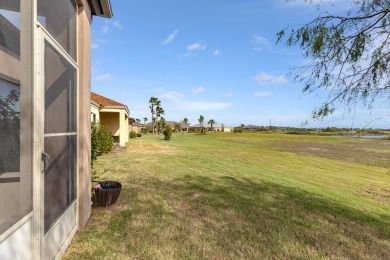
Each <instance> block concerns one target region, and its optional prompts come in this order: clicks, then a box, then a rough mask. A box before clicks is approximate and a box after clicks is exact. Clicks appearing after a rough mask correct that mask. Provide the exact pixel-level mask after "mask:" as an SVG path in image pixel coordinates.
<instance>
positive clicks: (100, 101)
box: [91, 92, 127, 108]
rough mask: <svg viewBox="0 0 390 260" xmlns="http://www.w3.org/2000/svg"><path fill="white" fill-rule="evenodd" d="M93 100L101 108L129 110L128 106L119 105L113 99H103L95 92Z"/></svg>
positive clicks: (92, 93) (92, 95)
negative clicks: (120, 107) (110, 107)
mask: <svg viewBox="0 0 390 260" xmlns="http://www.w3.org/2000/svg"><path fill="white" fill-rule="evenodd" d="M91 99H92V100H93V101H95V102H96V103H98V104H99V105H101V106H122V107H126V108H127V106H126V105H124V104H122V103H119V102H117V101H115V100H112V99H109V98H106V97H103V96H101V95H99V94H96V93H94V92H91Z"/></svg>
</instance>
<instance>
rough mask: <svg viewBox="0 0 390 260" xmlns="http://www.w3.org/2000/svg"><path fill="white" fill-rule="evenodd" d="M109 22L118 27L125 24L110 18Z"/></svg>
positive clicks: (120, 27) (121, 27)
mask: <svg viewBox="0 0 390 260" xmlns="http://www.w3.org/2000/svg"><path fill="white" fill-rule="evenodd" d="M108 22H109V23H110V24H112V26H114V27H115V28H117V29H123V25H122V24H121V22H119V21H118V20H115V21H111V20H108Z"/></svg>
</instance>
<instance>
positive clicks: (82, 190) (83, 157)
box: [78, 0, 91, 228]
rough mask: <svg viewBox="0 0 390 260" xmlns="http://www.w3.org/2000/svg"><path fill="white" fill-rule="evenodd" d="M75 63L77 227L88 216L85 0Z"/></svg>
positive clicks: (88, 50)
mask: <svg viewBox="0 0 390 260" xmlns="http://www.w3.org/2000/svg"><path fill="white" fill-rule="evenodd" d="M80 3H82V5H83V6H79V14H78V21H79V23H78V64H79V128H78V131H79V140H78V148H79V149H78V152H79V154H78V166H79V167H78V170H79V181H78V202H79V205H78V206H79V216H78V221H79V228H82V227H84V226H85V224H86V223H87V220H88V218H89V217H90V215H91V138H90V136H91V11H90V9H89V5H88V3H87V0H79V4H80Z"/></svg>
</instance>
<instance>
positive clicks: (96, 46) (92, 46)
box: [91, 42, 100, 49]
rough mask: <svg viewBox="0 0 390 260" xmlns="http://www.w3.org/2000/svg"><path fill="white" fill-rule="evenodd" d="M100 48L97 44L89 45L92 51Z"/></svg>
mask: <svg viewBox="0 0 390 260" xmlns="http://www.w3.org/2000/svg"><path fill="white" fill-rule="evenodd" d="M99 47H100V45H99V44H97V43H94V42H93V43H91V48H92V49H97V48H99Z"/></svg>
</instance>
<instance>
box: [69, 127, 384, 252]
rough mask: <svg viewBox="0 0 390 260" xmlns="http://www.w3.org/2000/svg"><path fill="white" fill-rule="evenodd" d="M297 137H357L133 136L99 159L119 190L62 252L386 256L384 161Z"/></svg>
mask: <svg viewBox="0 0 390 260" xmlns="http://www.w3.org/2000/svg"><path fill="white" fill-rule="evenodd" d="M291 141H293V142H295V143H296V144H297V145H298V146H299V145H300V144H306V143H308V142H309V143H311V142H312V143H313V144H314V143H317V144H318V143H320V144H324V143H326V144H331V145H332V147H336V148H337V147H340V149H342V147H343V146H345V145H346V144H348V145H355V146H356V148H359V146H360V145H361V144H360V143H359V142H355V141H349V140H345V139H336V138H329V137H326V138H322V137H315V136H314V137H313V136H308V137H302V136H299V137H297V136H291V135H272V134H243V135H240V134H227V133H214V134H206V135H205V136H203V135H197V134H187V133H186V134H184V135H182V134H176V135H174V136H173V139H172V140H171V141H169V142H167V141H163V140H162V137H161V136H160V137H153V136H143V137H142V138H137V139H135V140H133V139H132V140H131V141H130V143H129V145H128V147H127V150H126V151H124V152H122V153H113V154H108V155H104V156H102V157H100V158H99V159H98V161H97V162H96V163H95V169H94V171H95V173H96V175H97V176H98V177H99V178H100V179H115V180H119V181H121V182H122V184H123V191H122V194H121V196H120V198H119V200H118V202H117V203H116V204H115V205H113V206H111V207H109V208H101V207H93V214H92V216H91V219H90V221H89V222H88V225H87V227H86V228H84V229H83V230H82V231H80V232H78V234H77V235H76V237H75V239H74V241H73V242H72V244H71V246H70V248H69V249H68V251H67V252H66V254H65V256H64V258H65V259H81V258H92V257H93V258H96V259H134V258H141V259H210V258H211V259H237V258H240V259H254V258H257V259H260V258H261V259H275V258H367V259H389V258H390V253H389V252H390V242H389V241H390V230H389V226H390V201H389V199H390V196H389V195H390V190H389V185H388V184H389V183H390V174H389V173H388V169H386V168H384V167H380V166H379V165H380V164H375V161H374V165H376V166H368V165H367V164H366V163H364V162H362V164H359V163H356V162H350V161H349V160H343V158H337V159H331V157H330V156H316V155H315V154H310V151H311V150H309V153H307V154H302V153H300V152H297V151H292V150H291V148H290V147H286V149H284V148H283V146H281V143H280V142H291ZM372 142H376V140H374V141H372ZM377 142H379V141H377ZM274 144H278V145H274ZM375 147H376V148H375V149H377V150H379V151H382V148H381V147H380V146H375ZM386 149H388V147H385V148H383V150H386ZM367 152H368V151H367ZM346 156H348V157H350V156H353V152H352V153H350V154H346Z"/></svg>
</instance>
